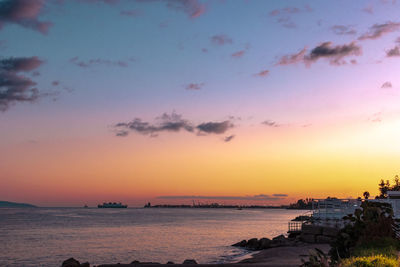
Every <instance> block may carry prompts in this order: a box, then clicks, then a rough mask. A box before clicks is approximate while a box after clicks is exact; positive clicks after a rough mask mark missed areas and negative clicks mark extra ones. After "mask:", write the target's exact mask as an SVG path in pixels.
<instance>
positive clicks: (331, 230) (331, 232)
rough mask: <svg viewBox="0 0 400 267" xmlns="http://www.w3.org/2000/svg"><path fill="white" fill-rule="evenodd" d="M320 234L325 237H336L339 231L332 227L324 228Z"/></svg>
mask: <svg viewBox="0 0 400 267" xmlns="http://www.w3.org/2000/svg"><path fill="white" fill-rule="evenodd" d="M322 234H323V235H326V236H331V237H337V235H338V234H339V229H338V228H334V227H324V228H323V230H322Z"/></svg>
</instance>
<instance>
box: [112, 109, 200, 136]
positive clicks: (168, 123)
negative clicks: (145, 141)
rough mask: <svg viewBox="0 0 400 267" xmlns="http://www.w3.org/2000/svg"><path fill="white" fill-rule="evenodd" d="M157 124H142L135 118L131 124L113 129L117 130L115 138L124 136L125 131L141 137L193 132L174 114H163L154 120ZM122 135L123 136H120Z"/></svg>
mask: <svg viewBox="0 0 400 267" xmlns="http://www.w3.org/2000/svg"><path fill="white" fill-rule="evenodd" d="M156 120H157V121H158V123H157V124H151V123H149V122H144V121H142V120H141V119H139V118H135V119H134V120H133V121H131V122H127V123H124V122H122V123H117V124H116V125H115V127H116V128H117V136H126V135H127V133H126V131H127V130H131V131H135V132H137V133H140V134H143V135H154V134H157V133H159V132H164V131H165V132H179V131H180V130H184V131H188V132H193V130H194V128H193V126H192V125H191V124H190V123H189V122H188V121H187V120H184V119H183V118H182V115H179V114H177V113H175V112H173V113H171V114H167V113H164V114H163V115H161V116H160V117H158V118H156ZM122 133H124V134H122Z"/></svg>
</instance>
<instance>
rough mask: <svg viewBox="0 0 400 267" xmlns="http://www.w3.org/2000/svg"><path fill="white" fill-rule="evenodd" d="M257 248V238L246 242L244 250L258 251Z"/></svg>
mask: <svg viewBox="0 0 400 267" xmlns="http://www.w3.org/2000/svg"><path fill="white" fill-rule="evenodd" d="M258 247H259V243H258V239H257V238H252V239H249V241H247V244H246V248H249V249H254V250H256V249H258Z"/></svg>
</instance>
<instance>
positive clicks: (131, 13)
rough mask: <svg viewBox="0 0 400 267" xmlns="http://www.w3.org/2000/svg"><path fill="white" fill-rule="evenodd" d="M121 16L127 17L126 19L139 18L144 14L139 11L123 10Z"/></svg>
mask: <svg viewBox="0 0 400 267" xmlns="http://www.w3.org/2000/svg"><path fill="white" fill-rule="evenodd" d="M119 14H120V15H121V16H126V17H132V18H135V17H139V16H141V15H142V12H141V11H140V10H137V9H130V10H122V11H121V12H119Z"/></svg>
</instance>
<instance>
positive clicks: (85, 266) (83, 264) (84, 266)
mask: <svg viewBox="0 0 400 267" xmlns="http://www.w3.org/2000/svg"><path fill="white" fill-rule="evenodd" d="M81 267H90V263H89V262H84V263H81Z"/></svg>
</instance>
